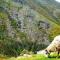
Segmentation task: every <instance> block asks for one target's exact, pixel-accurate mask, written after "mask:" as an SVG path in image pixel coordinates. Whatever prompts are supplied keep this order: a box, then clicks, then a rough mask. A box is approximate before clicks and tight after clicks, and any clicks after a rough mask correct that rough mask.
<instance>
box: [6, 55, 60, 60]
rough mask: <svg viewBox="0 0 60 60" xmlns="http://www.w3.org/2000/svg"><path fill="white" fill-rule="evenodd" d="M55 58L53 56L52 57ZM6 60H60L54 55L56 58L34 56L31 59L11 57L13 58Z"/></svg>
mask: <svg viewBox="0 0 60 60" xmlns="http://www.w3.org/2000/svg"><path fill="white" fill-rule="evenodd" d="M52 56H53V55H52ZM5 60H60V58H58V57H56V55H54V57H50V58H48V57H45V56H44V55H32V56H31V57H23V56H19V57H16V58H15V57H11V58H7V59H5Z"/></svg>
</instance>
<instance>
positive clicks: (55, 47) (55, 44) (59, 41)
mask: <svg viewBox="0 0 60 60" xmlns="http://www.w3.org/2000/svg"><path fill="white" fill-rule="evenodd" d="M55 51H56V52H58V55H59V52H60V35H58V36H56V37H55V38H54V40H53V41H52V43H51V44H50V45H49V46H48V47H47V48H46V49H44V50H42V51H39V52H37V54H44V55H47V54H50V53H51V52H55Z"/></svg>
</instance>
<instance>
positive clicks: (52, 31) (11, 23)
mask: <svg viewBox="0 0 60 60" xmlns="http://www.w3.org/2000/svg"><path fill="white" fill-rule="evenodd" d="M16 1H17V0H16ZM21 1H22V0H21ZM27 1H28V2H30V1H29V0H27ZM32 4H33V5H32ZM28 5H29V6H28ZM28 5H27V6H26V5H24V4H22V3H21V4H19V3H18V4H17V3H16V2H13V1H12V0H10V1H9V0H6V1H5V0H2V1H0V54H3V55H7V56H18V55H20V54H22V55H23V54H25V53H27V54H30V53H29V52H32V54H33V53H36V52H37V51H38V50H41V49H44V48H46V47H47V45H48V44H47V43H46V42H45V40H46V41H47V40H48V42H49V41H50V42H51V41H52V40H53V38H54V37H55V36H56V35H59V34H60V25H59V24H58V23H59V20H57V21H56V18H53V16H50V13H49V10H50V9H49V10H48V11H46V10H45V7H43V6H38V5H37V4H36V5H35V4H34V3H33V1H32V3H31V2H30V3H29V4H28ZM37 6H38V7H37ZM30 7H31V8H30ZM58 15H59V14H58ZM58 17H59V16H58ZM41 23H42V24H41ZM43 42H44V43H43ZM42 57H44V56H41V57H40V56H33V57H32V58H21V59H19V60H24V59H26V60H28V59H30V60H34V59H35V60H40V59H44V60H45V59H47V60H50V59H49V58H46V57H44V58H42ZM12 59H13V58H12ZM51 60H52V59H51ZM57 60H58V59H57Z"/></svg>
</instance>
